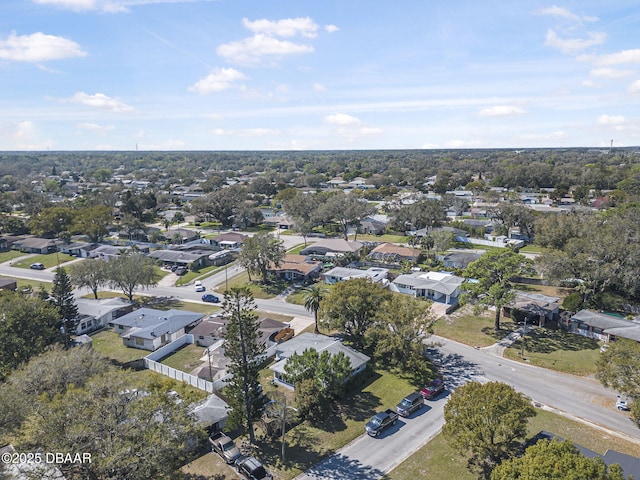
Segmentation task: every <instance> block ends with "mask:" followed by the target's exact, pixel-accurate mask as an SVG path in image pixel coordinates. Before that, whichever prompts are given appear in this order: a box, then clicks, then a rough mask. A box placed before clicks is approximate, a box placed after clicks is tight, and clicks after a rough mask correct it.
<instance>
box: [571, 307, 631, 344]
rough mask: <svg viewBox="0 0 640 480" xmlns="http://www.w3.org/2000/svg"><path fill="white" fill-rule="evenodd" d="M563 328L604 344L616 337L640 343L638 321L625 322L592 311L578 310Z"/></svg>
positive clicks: (618, 318) (622, 319)
mask: <svg viewBox="0 0 640 480" xmlns="http://www.w3.org/2000/svg"><path fill="white" fill-rule="evenodd" d="M563 326H564V327H565V328H568V329H569V331H570V332H572V333H577V334H578V335H583V336H585V337H590V338H595V339H597V340H602V341H604V342H610V341H612V340H615V339H616V338H618V337H619V338H627V339H629V340H635V341H636V342H640V321H637V320H626V319H624V318H621V317H616V316H613V315H608V314H606V313H600V312H594V311H592V310H580V311H579V312H578V313H576V314H575V315H574V316H572V317H570V318H568V319H567V320H565V324H564V325H563Z"/></svg>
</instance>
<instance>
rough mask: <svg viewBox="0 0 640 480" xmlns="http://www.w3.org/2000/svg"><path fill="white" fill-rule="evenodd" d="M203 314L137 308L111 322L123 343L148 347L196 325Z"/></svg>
mask: <svg viewBox="0 0 640 480" xmlns="http://www.w3.org/2000/svg"><path fill="white" fill-rule="evenodd" d="M203 317H204V315H203V314H202V313H196V312H189V311H186V310H177V309H174V308H172V309H171V310H156V309H154V308H140V309H138V310H134V311H133V312H131V313H128V314H127V315H123V316H122V317H120V318H117V319H115V320H114V321H112V322H111V324H112V325H113V329H114V331H115V332H116V333H118V334H119V335H120V337H122V342H123V343H124V345H125V346H126V347H133V348H141V349H143V350H151V351H152V352H153V351H155V350H157V349H158V348H160V347H162V346H164V345H166V344H168V343H170V342H172V341H174V340H176V339H177V338H179V337H181V336H182V335H184V334H185V329H186V328H187V327H190V326H195V325H197V324H198V323H199V322H200V321H201V320H202V318H203Z"/></svg>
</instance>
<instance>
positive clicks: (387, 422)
mask: <svg viewBox="0 0 640 480" xmlns="http://www.w3.org/2000/svg"><path fill="white" fill-rule="evenodd" d="M397 422H398V414H397V413H396V412H394V411H393V410H391V409H390V408H388V409H387V410H385V411H384V412H380V413H376V414H375V415H374V416H373V417H371V420H369V422H368V423H367V424H366V425H365V427H364V429H365V430H366V432H367V433H368V434H369V436H371V437H377V436H378V435H379V434H380V432H382V431H383V430H384V429H385V428H387V427H389V426H391V425H395V424H396V423H397Z"/></svg>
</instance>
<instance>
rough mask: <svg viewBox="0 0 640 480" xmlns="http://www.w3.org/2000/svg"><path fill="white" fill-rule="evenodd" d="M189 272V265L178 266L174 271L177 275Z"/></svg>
mask: <svg viewBox="0 0 640 480" xmlns="http://www.w3.org/2000/svg"><path fill="white" fill-rule="evenodd" d="M187 272H188V270H187V267H178V268H176V269H175V270H174V271H173V273H175V274H176V275H181V276H182V275H184V274H186V273H187Z"/></svg>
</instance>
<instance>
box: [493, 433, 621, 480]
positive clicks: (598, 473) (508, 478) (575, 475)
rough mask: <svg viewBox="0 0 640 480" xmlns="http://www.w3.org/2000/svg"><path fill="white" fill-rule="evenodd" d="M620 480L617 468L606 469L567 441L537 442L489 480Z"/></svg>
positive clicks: (504, 465)
mask: <svg viewBox="0 0 640 480" xmlns="http://www.w3.org/2000/svg"><path fill="white" fill-rule="evenodd" d="M541 478H544V479H545V480H585V479H589V480H624V475H623V473H622V470H621V468H620V466H619V465H612V466H610V467H609V468H607V466H606V465H605V463H604V461H602V459H600V458H587V457H585V456H584V455H582V454H581V453H580V452H579V451H578V449H577V448H576V447H575V446H574V445H573V444H572V443H571V442H569V441H568V440H565V441H562V442H560V441H557V440H552V441H549V440H540V441H538V442H536V444H535V445H532V446H530V447H529V448H527V450H526V451H525V453H524V455H522V456H521V457H516V458H512V459H509V460H505V461H504V462H502V463H501V464H500V465H498V466H497V467H496V468H495V469H494V470H493V471H492V472H491V480H513V479H518V480H539V479H541Z"/></svg>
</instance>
